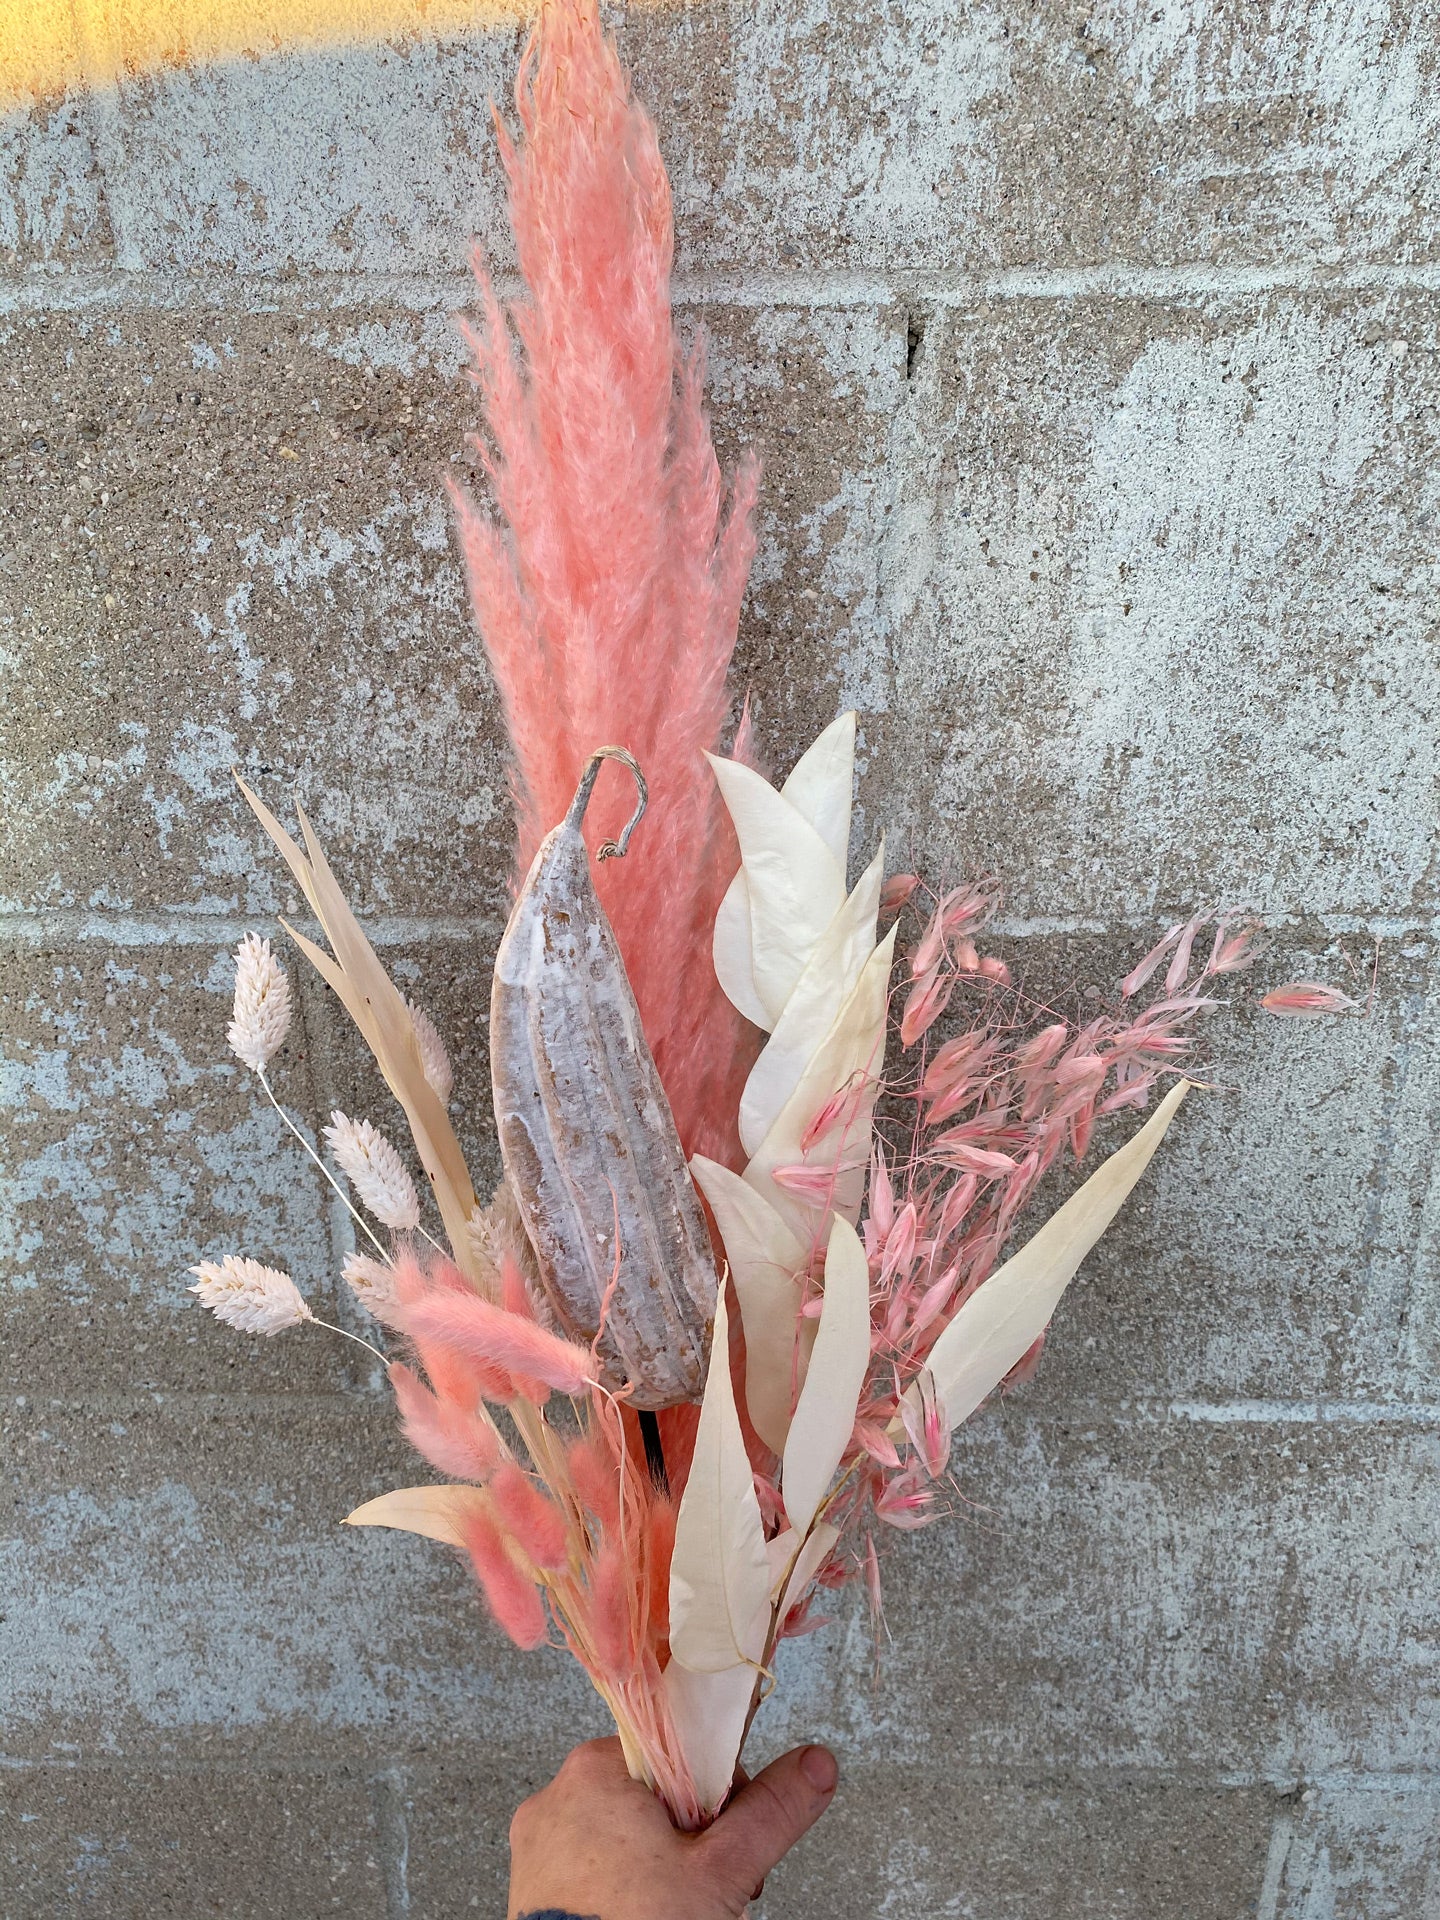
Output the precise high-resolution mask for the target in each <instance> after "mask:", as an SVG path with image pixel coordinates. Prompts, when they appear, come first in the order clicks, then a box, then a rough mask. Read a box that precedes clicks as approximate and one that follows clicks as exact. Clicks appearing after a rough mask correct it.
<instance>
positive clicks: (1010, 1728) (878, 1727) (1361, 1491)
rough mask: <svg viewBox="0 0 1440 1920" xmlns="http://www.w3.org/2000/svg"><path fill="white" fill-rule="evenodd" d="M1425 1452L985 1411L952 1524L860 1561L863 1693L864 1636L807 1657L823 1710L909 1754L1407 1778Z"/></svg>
mask: <svg viewBox="0 0 1440 1920" xmlns="http://www.w3.org/2000/svg"><path fill="white" fill-rule="evenodd" d="M1437 1455H1440V1437H1437V1433H1436V1431H1435V1429H1434V1427H1433V1426H1431V1427H1429V1428H1423V1429H1419V1428H1410V1427H1405V1426H1403V1425H1398V1424H1396V1425H1388V1426H1387V1425H1384V1424H1381V1423H1368V1422H1367V1423H1363V1424H1354V1425H1340V1424H1335V1425H1320V1426H1316V1425H1311V1424H1307V1423H1304V1422H1296V1423H1294V1424H1267V1423H1265V1422H1262V1421H1251V1422H1235V1423H1233V1424H1224V1425H1218V1426H1215V1425H1210V1426H1206V1425H1202V1424H1196V1423H1190V1422H1184V1421H1175V1422H1162V1421H1156V1422H1153V1423H1146V1422H1143V1421H1139V1422H1136V1423H1135V1424H1133V1425H1124V1424H1119V1423H1115V1424H1110V1423H1107V1422H1101V1421H1098V1420H1093V1421H1091V1422H1089V1423H1086V1424H1082V1423H1081V1422H1080V1421H1078V1420H1076V1421H1074V1422H1073V1424H1072V1423H1067V1422H1066V1421H1065V1420H1064V1419H1063V1417H1061V1418H1057V1419H1055V1420H1053V1421H1051V1420H1046V1419H1043V1418H1029V1417H1027V1416H1026V1415H1025V1414H1024V1413H1022V1412H1021V1411H1020V1409H1019V1408H1018V1407H1014V1406H1012V1407H1006V1408H1002V1409H1000V1410H991V1411H989V1412H986V1413H982V1414H981V1415H979V1416H978V1417H977V1418H976V1419H975V1420H974V1421H972V1422H971V1423H970V1424H969V1425H968V1426H966V1427H965V1428H963V1429H962V1430H961V1433H960V1435H959V1436H958V1437H957V1445H956V1454H955V1458H954V1459H953V1461H952V1472H953V1475H954V1481H955V1489H956V1492H955V1507H956V1513H955V1517H954V1518H953V1519H951V1520H948V1521H946V1522H944V1523H943V1524H941V1525H940V1526H938V1527H936V1528H935V1529H934V1530H933V1531H930V1532H928V1533H921V1534H919V1535H918V1536H916V1537H914V1538H913V1539H908V1540H906V1541H903V1542H902V1543H900V1544H898V1545H895V1546H892V1547H891V1549H890V1551H889V1552H888V1553H887V1554H886V1555H885V1556H884V1557H883V1559H882V1563H881V1564H882V1572H883V1574H884V1578H885V1596H886V1598H885V1614H886V1620H887V1622H888V1625H889V1629H890V1634H891V1636H892V1640H891V1642H890V1643H888V1644H887V1646H886V1647H885V1649H884V1667H883V1677H882V1681H881V1684H880V1687H879V1688H878V1689H877V1690H876V1691H875V1692H874V1693H873V1695H872V1694H870V1693H869V1690H868V1688H867V1685H866V1680H867V1676H868V1673H869V1670H870V1664H871V1656H870V1651H869V1647H868V1644H866V1643H865V1640H864V1639H863V1637H859V1636H857V1637H856V1639H854V1640H853V1641H852V1640H850V1639H848V1638H847V1639H846V1640H845V1642H844V1646H845V1656H844V1658H843V1659H842V1660H840V1661H838V1662H836V1663H835V1664H834V1665H833V1666H831V1667H830V1668H829V1669H828V1670H827V1671H828V1676H829V1684H831V1685H832V1686H833V1688H834V1692H833V1695H832V1706H831V1713H832V1714H833V1716H834V1720H835V1723H836V1724H837V1725H838V1726H840V1727H842V1728H848V1732H849V1737H850V1738H851V1739H853V1740H854V1741H855V1743H856V1744H857V1745H859V1746H861V1747H863V1748H864V1749H865V1750H866V1751H875V1750H876V1749H877V1748H883V1750H884V1751H885V1752H886V1753H888V1754H892V1755H893V1756H894V1758H895V1760H896V1762H897V1763H901V1764H906V1765H915V1766H926V1767H930V1768H945V1767H950V1766H961V1767H964V1766H975V1767H980V1768H988V1767H993V1766H995V1765H997V1764H998V1765H1002V1766H1007V1767H1009V1766H1040V1765H1046V1766H1052V1767H1061V1768H1069V1767H1085V1768H1091V1767H1096V1768H1125V1767H1138V1768H1155V1767H1163V1768H1167V1769H1173V1768H1199V1769H1201V1770H1202V1771H1203V1772H1204V1773H1205V1774H1206V1775H1207V1776H1208V1777H1210V1778H1212V1779H1213V1778H1214V1777H1215V1775H1216V1774H1217V1773H1220V1772H1228V1773H1232V1774H1235V1775H1239V1776H1241V1777H1249V1778H1255V1777H1260V1778H1282V1779H1297V1778H1298V1779H1305V1778H1313V1777H1315V1776H1317V1775H1320V1774H1324V1773H1327V1772H1339V1771H1344V1772H1346V1773H1361V1772H1389V1771H1402V1770H1418V1771H1423V1770H1424V1769H1425V1768H1427V1767H1428V1766H1429V1764H1430V1757H1431V1756H1432V1755H1433V1753H1434V1751H1435V1739H1436V1729H1435V1724H1434V1719H1435V1707H1434V1702H1435V1687H1434V1678H1435V1674H1434V1668H1435V1655H1434V1648H1435V1644H1436V1638H1435V1636H1436V1596H1435V1585H1434V1582H1433V1580H1431V1579H1430V1577H1429V1556H1428V1548H1427V1544H1426V1543H1427V1542H1428V1540H1429V1539H1430V1537H1431V1535H1432V1533H1433V1530H1434V1525H1435V1465H1436V1460H1437ZM831 1658H832V1659H833V1654H832V1655H831ZM809 1672H810V1669H808V1668H807V1669H806V1674H807V1676H808V1675H809ZM815 1717H817V1718H823V1714H821V1715H816V1716H815Z"/></svg>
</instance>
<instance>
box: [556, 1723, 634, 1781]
mask: <svg viewBox="0 0 1440 1920" xmlns="http://www.w3.org/2000/svg"><path fill="white" fill-rule="evenodd" d="M560 1771H561V1772H562V1773H564V1774H568V1775H569V1776H570V1777H571V1778H572V1779H581V1780H593V1781H596V1782H599V1781H602V1780H628V1779H629V1778H630V1770H629V1768H628V1767H627V1766H626V1765H625V1749H624V1748H623V1747H622V1746H621V1744H620V1742H619V1741H618V1740H617V1739H616V1738H615V1736H614V1734H611V1736H610V1738H609V1739H608V1740H586V1741H584V1742H583V1743H582V1744H581V1745H580V1746H578V1747H572V1748H571V1750H570V1752H569V1753H568V1754H567V1755H566V1756H565V1764H564V1766H563V1767H562V1768H561V1769H560Z"/></svg>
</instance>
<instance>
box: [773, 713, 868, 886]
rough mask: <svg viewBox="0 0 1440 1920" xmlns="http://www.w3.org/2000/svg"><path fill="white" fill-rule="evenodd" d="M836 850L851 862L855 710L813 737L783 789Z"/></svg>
mask: <svg viewBox="0 0 1440 1920" xmlns="http://www.w3.org/2000/svg"><path fill="white" fill-rule="evenodd" d="M780 791H781V793H782V794H784V796H785V798H786V799H787V800H788V801H789V802H790V804H791V806H792V807H794V808H795V810H796V812H797V813H799V814H801V815H803V817H804V818H805V819H806V820H808V821H809V822H810V825H811V826H812V827H814V829H815V831H816V832H817V833H818V834H819V836H820V838H821V839H822V840H823V841H824V842H825V844H826V846H827V847H829V849H830V851H831V853H832V854H834V856H835V859H836V862H837V864H838V865H839V868H840V871H841V873H842V874H843V873H844V872H845V870H846V868H847V867H848V866H849V863H850V808H851V804H852V796H853V795H854V792H855V711H854V709H853V708H852V709H851V710H850V712H848V713H842V714H841V715H840V716H839V718H838V719H836V720H832V721H831V722H830V724H829V726H828V727H826V729H825V731H824V732H823V733H822V734H820V735H819V736H818V738H816V739H815V740H812V741H811V743H810V745H809V746H808V747H807V748H806V749H805V751H804V753H802V754H801V756H800V758H799V759H798V760H797V761H796V762H795V765H794V766H793V767H792V768H791V770H790V777H789V779H787V780H786V782H785V784H784V785H783V786H782V787H781V789H780Z"/></svg>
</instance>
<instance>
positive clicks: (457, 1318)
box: [397, 1293, 592, 1398]
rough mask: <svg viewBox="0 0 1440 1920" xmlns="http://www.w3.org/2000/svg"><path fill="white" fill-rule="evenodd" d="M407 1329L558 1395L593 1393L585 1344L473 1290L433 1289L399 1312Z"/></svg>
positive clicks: (423, 1339)
mask: <svg viewBox="0 0 1440 1920" xmlns="http://www.w3.org/2000/svg"><path fill="white" fill-rule="evenodd" d="M397 1324H398V1325H399V1327H400V1329H401V1331H402V1332H404V1333H409V1334H413V1335H414V1337H415V1340H416V1342H417V1344H418V1343H421V1342H433V1343H435V1344H436V1345H438V1346H441V1347H444V1348H447V1349H448V1350H449V1351H450V1352H452V1353H456V1354H460V1355H463V1356H465V1357H467V1358H469V1359H472V1360H478V1361H481V1362H487V1363H489V1364H491V1365H493V1366H498V1367H503V1368H505V1369H506V1370H507V1371H508V1372H510V1373H511V1374H515V1375H524V1376H525V1377H526V1378H527V1379H529V1380H533V1381H538V1382H540V1383H541V1384H542V1385H543V1386H546V1387H550V1388H553V1389H554V1390H555V1391H556V1392H557V1393H568V1394H572V1395H574V1396H576V1397H577V1398H578V1397H581V1396H583V1395H585V1394H587V1393H588V1392H589V1389H590V1378H591V1370H592V1362H591V1359H590V1355H589V1354H588V1353H587V1352H586V1350H585V1348H584V1347H577V1346H574V1345H573V1344H572V1343H571V1342H570V1341H569V1340H562V1339H561V1338H560V1337H559V1335H558V1334H554V1333H548V1332H547V1331H546V1330H545V1328H544V1327H541V1326H537V1325H536V1323H535V1322H534V1321H533V1320H522V1319H521V1318H520V1317H519V1315H518V1314H514V1313H507V1312H506V1311H505V1309H504V1308H503V1307H497V1306H495V1305H493V1304H492V1303H491V1302H490V1301H489V1300H482V1299H481V1298H480V1296H479V1295H478V1294H475V1293H432V1294H430V1295H429V1296H428V1297H427V1298H426V1299H424V1300H422V1301H420V1302H419V1303H418V1304H417V1305H415V1306H413V1307H406V1308H404V1309H402V1310H401V1312H400V1314H399V1315H398V1316H397Z"/></svg>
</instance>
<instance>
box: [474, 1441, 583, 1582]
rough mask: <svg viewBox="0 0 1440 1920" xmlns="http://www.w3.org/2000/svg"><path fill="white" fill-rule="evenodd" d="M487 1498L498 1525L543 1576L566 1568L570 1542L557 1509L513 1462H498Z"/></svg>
mask: <svg viewBox="0 0 1440 1920" xmlns="http://www.w3.org/2000/svg"><path fill="white" fill-rule="evenodd" d="M490 1496H491V1498H492V1499H493V1501H494V1502H495V1512H496V1515H497V1517H498V1519H499V1521H500V1524H501V1525H502V1526H503V1527H504V1528H505V1530H506V1531H507V1532H508V1533H509V1535H510V1537H511V1539H512V1540H513V1541H514V1542H515V1544H516V1545H517V1546H518V1547H519V1548H520V1550H521V1552H522V1553H523V1554H524V1555H525V1557H526V1559H527V1560H529V1561H531V1562H532V1564H533V1565H535V1566H537V1567H539V1568H540V1569H541V1571H542V1572H544V1573H558V1572H560V1570H561V1569H562V1568H563V1567H565V1566H566V1565H568V1563H569V1559H570V1543H569V1539H568V1537H567V1534H566V1529H565V1521H564V1517H563V1516H562V1514H561V1513H560V1510H559V1508H558V1507H557V1506H556V1505H555V1503H554V1502H553V1501H552V1500H549V1499H547V1498H546V1496H545V1495H544V1494H543V1493H542V1492H541V1491H540V1489H539V1487H537V1486H536V1484H535V1482H534V1481H533V1480H532V1479H531V1478H530V1476H529V1474H527V1473H526V1472H525V1471H524V1470H523V1468H521V1467H519V1466H517V1465H516V1464H515V1462H514V1461H513V1460H505V1461H502V1462H501V1464H500V1465H499V1466H498V1467H497V1468H496V1469H495V1471H494V1473H493V1474H491V1476H490Z"/></svg>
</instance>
